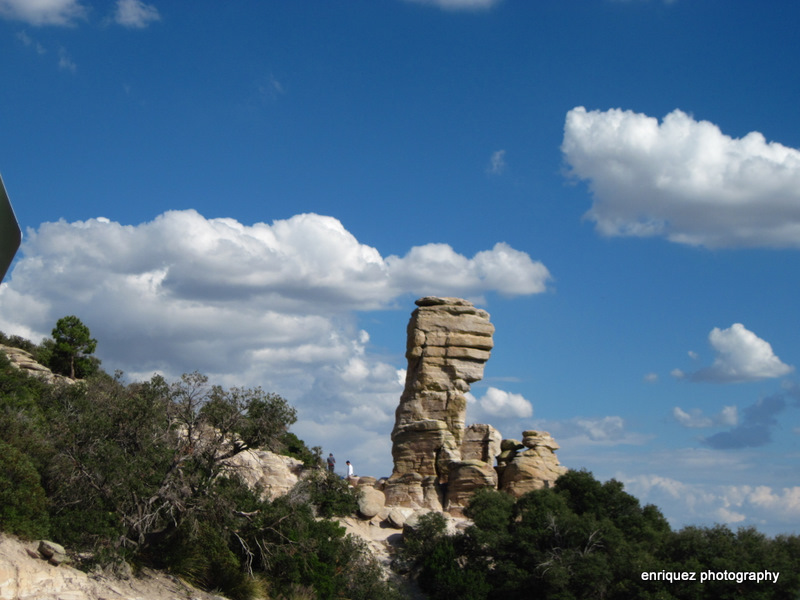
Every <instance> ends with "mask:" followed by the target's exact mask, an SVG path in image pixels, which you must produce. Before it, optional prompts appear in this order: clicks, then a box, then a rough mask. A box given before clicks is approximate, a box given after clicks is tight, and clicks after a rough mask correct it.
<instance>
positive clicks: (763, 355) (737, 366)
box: [673, 323, 794, 383]
mask: <svg viewBox="0 0 800 600" xmlns="http://www.w3.org/2000/svg"><path fill="white" fill-rule="evenodd" d="M708 341H709V343H710V344H711V347H712V348H714V351H715V352H716V355H717V356H716V358H715V359H714V363H713V364H712V365H711V366H710V367H706V368H704V369H700V370H699V371H695V372H693V373H690V374H688V375H687V374H685V373H683V372H682V371H679V370H676V371H673V375H674V376H676V377H679V378H683V377H687V378H689V379H690V380H692V381H708V382H714V383H736V382H742V381H757V380H759V379H768V378H771V377H782V376H783V375H787V374H788V373H791V372H792V371H793V370H794V367H792V366H790V365H787V364H784V363H783V362H781V359H780V358H778V357H777V356H776V355H775V353H774V352H773V350H772V346H771V345H770V344H769V342H767V341H765V340H762V339H761V338H760V337H758V336H757V335H756V334H755V333H753V332H752V331H749V330H748V329H746V328H745V326H744V325H742V324H741V323H734V324H733V325H731V326H730V327H729V328H728V329H719V328H717V327H715V328H714V329H712V330H711V333H710V334H708Z"/></svg>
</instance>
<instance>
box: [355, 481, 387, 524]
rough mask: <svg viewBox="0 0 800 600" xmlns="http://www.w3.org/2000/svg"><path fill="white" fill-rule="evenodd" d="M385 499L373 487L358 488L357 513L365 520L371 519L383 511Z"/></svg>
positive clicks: (381, 493)
mask: <svg viewBox="0 0 800 600" xmlns="http://www.w3.org/2000/svg"><path fill="white" fill-rule="evenodd" d="M385 504H386V497H385V496H384V495H383V492H381V491H380V490H376V489H375V488H373V487H360V488H359V493H358V513H359V514H360V515H361V516H362V517H364V518H365V519H371V518H372V517H374V516H376V515H377V514H378V513H380V512H381V510H383V507H384V505H385Z"/></svg>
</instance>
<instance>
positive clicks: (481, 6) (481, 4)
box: [406, 0, 500, 10]
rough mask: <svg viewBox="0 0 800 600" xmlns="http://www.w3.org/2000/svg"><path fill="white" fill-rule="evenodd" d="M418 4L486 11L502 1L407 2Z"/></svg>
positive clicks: (423, 0) (415, 0)
mask: <svg viewBox="0 0 800 600" xmlns="http://www.w3.org/2000/svg"><path fill="white" fill-rule="evenodd" d="M406 2H416V3H417V4H430V5H432V6H438V7H439V8H443V9H444V10H485V9H488V8H492V7H493V6H494V5H495V4H499V3H500V0H406Z"/></svg>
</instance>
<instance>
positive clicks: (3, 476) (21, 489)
mask: <svg viewBox="0 0 800 600" xmlns="http://www.w3.org/2000/svg"><path fill="white" fill-rule="evenodd" d="M49 528H50V522H49V518H48V515H47V497H46V496H45V492H44V488H42V485H41V481H40V478H39V473H38V472H37V471H36V468H35V467H34V466H33V463H32V462H31V461H30V459H29V458H28V457H27V456H26V455H25V454H23V453H22V452H20V451H19V450H17V449H16V448H14V447H13V446H11V445H9V444H6V443H5V442H2V441H0V529H2V530H3V531H6V532H8V533H13V534H15V535H18V536H20V537H23V538H28V539H33V538H41V537H47V536H48V534H49Z"/></svg>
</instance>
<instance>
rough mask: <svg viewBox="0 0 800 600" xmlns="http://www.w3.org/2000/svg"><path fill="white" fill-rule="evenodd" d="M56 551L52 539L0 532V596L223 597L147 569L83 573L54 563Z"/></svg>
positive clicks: (71, 599) (15, 599)
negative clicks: (33, 539) (30, 538)
mask: <svg viewBox="0 0 800 600" xmlns="http://www.w3.org/2000/svg"><path fill="white" fill-rule="evenodd" d="M57 550H58V546H57V545H55V544H52V542H50V543H43V544H42V543H37V542H25V541H21V540H19V539H17V538H15V537H13V536H9V535H6V534H2V533H0V600H110V599H111V598H114V599H115V600H145V599H146V600H175V599H176V598H192V599H193V600H224V598H222V597H221V596H217V595H215V594H212V593H207V592H202V591H200V590H198V589H196V588H194V587H193V586H191V585H189V584H187V583H185V582H183V581H181V580H180V579H178V578H176V577H173V576H171V575H167V574H164V573H159V572H157V571H153V570H151V569H146V568H144V569H140V570H139V572H138V573H137V574H136V575H133V573H132V572H130V571H129V572H127V573H123V572H111V570H109V572H104V571H99V570H95V571H93V572H92V573H89V574H87V573H84V572H83V571H78V570H77V569H74V568H72V567H70V566H69V565H66V564H61V565H60V566H56V565H55V564H54V563H55V562H56V561H54V560H53V557H54V556H56V554H57ZM62 550H63V549H62ZM123 564H126V563H123Z"/></svg>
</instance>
